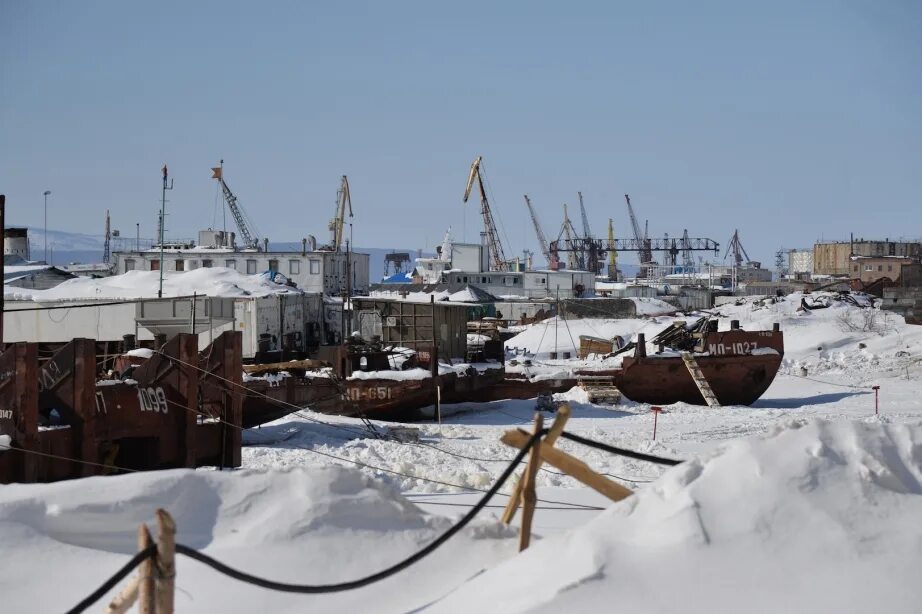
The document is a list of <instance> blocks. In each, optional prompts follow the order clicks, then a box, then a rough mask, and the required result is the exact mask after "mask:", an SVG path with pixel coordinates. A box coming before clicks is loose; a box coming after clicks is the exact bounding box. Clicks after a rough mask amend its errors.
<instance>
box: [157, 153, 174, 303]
mask: <svg viewBox="0 0 922 614" xmlns="http://www.w3.org/2000/svg"><path fill="white" fill-rule="evenodd" d="M172 189H173V180H172V179H170V180H169V184H167V170H166V164H164V165H163V192H162V193H161V197H160V262H158V263H157V267H158V268H159V269H160V287H159V288H158V289H157V298H163V227H164V226H165V225H166V191H167V190H172Z"/></svg>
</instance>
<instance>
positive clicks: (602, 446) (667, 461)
mask: <svg viewBox="0 0 922 614" xmlns="http://www.w3.org/2000/svg"><path fill="white" fill-rule="evenodd" d="M560 436H561V437H563V438H564V439H569V440H570V441H575V442H576V443H581V444H583V445H584V446H589V447H590V448H596V449H597V450H604V451H605V452H611V453H612V454H617V455H619V456H627V457H628V458H633V459H636V460H642V461H648V462H651V463H656V464H658V465H681V464H682V463H684V462H685V461H681V460H676V459H674V458H663V457H661V456H653V455H652V454H644V453H643V452H635V451H633V450H625V449H624V448H617V447H615V446H610V445H608V444H607V443H602V442H600V441H593V440H592V439H586V438H585V437H580V436H579V435H574V434H573V433H568V432H567V431H564V432H562V433H561V434H560Z"/></svg>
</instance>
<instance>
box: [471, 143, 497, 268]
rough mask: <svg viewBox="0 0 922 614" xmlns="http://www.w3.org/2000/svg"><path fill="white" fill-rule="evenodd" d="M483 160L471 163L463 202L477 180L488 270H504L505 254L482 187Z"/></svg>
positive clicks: (478, 159) (480, 157) (478, 158)
mask: <svg viewBox="0 0 922 614" xmlns="http://www.w3.org/2000/svg"><path fill="white" fill-rule="evenodd" d="M482 161H483V157H482V156H477V159H476V160H474V162H473V163H472V164H471V172H470V174H469V175H468V177H467V187H466V188H465V189H464V202H467V199H468V198H470V196H471V189H472V188H473V187H474V180H475V179H476V180H477V188H478V189H479V190H480V215H481V216H482V217H483V230H484V232H485V233H486V235H487V249H488V250H489V253H490V270H491V271H505V270H506V268H507V262H506V255H505V254H504V253H503V244H502V243H501V242H500V240H499V233H498V232H497V231H496V223H495V222H494V221H493V212H492V211H491V210H490V201H489V200H487V192H486V190H485V189H484V187H483V176H482V175H481V170H480V165H481V162H482Z"/></svg>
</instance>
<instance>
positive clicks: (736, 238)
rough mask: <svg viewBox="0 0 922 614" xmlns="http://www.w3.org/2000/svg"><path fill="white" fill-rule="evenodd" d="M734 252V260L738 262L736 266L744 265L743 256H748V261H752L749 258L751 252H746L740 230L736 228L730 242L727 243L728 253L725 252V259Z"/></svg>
mask: <svg viewBox="0 0 922 614" xmlns="http://www.w3.org/2000/svg"><path fill="white" fill-rule="evenodd" d="M731 253H732V254H733V261H734V262H735V263H736V266H742V264H743V256H745V257H746V262H752V261H751V260H750V258H749V254H747V253H746V248H745V247H743V244H742V243H741V242H740V231H739V230H734V231H733V236H732V237H730V243H729V245H727V253H725V254H724V260H726V259H727V256H729V255H730V254H731Z"/></svg>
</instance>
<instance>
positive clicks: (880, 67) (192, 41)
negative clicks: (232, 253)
mask: <svg viewBox="0 0 922 614" xmlns="http://www.w3.org/2000/svg"><path fill="white" fill-rule="evenodd" d="M919 32H922V3H919V2H914V1H903V2H900V1H896V0H894V1H891V2H880V3H870V2H859V1H846V2H826V1H819V2H810V3H802V2H790V1H778V2H763V3H755V2H694V3H692V2H647V3H644V2H567V3H564V2H464V3H444V2H339V3H332V2H324V3H320V2H291V3H284V2H267V3H256V2H251V3H235V2H169V1H167V2H157V3H138V2H115V1H109V2H91V1H83V2H63V1H62V2H51V1H36V2H14V1H12V0H0V191H3V192H5V193H6V194H7V203H8V204H7V207H8V219H9V220H10V223H18V224H29V225H39V226H40V225H41V223H42V192H43V191H44V190H46V189H50V190H52V192H53V194H52V196H51V199H50V201H49V202H50V204H49V216H50V218H51V221H50V223H49V226H50V227H52V228H57V229H61V230H71V231H79V232H101V228H102V224H103V217H104V213H105V210H106V209H110V210H111V211H112V217H113V225H114V226H115V227H116V228H122V229H124V230H123V232H125V233H126V234H131V235H133V234H134V229H135V223H136V222H140V223H141V234H142V236H153V235H154V234H155V224H156V211H157V207H158V204H159V197H160V189H159V186H160V167H161V166H162V164H163V163H164V162H167V163H168V164H169V166H170V169H171V174H172V176H173V177H174V179H175V190H174V191H173V192H171V193H170V194H169V198H170V200H171V202H170V204H169V210H170V211H172V214H171V215H170V217H169V219H168V223H167V227H168V229H169V231H170V234H171V235H173V236H177V237H180V236H182V237H185V236H193V235H194V232H195V231H196V230H197V229H198V228H202V227H206V226H210V225H212V224H215V223H216V224H217V225H218V226H220V224H221V221H220V220H221V215H220V209H218V205H217V192H216V186H215V182H214V181H212V180H211V179H210V172H209V167H211V166H213V165H216V164H217V162H218V160H219V159H220V158H223V159H224V160H225V168H226V174H225V177H226V179H227V182H228V184H229V185H230V187H231V188H232V189H233V190H234V191H235V192H236V193H237V195H238V197H239V198H240V202H241V203H242V204H243V206H244V207H245V208H246V209H247V211H248V212H249V213H250V215H251V216H252V217H254V218H256V220H257V225H258V227H259V229H260V230H261V231H262V233H263V235H265V236H268V237H270V238H271V239H272V240H273V241H296V240H299V239H300V238H301V237H303V236H306V235H307V234H314V235H316V236H317V237H318V238H319V239H321V240H326V238H327V236H328V232H327V230H326V224H327V221H328V219H329V218H330V217H331V215H332V213H333V207H334V199H335V195H336V189H337V187H338V184H339V177H340V175H342V174H347V175H348V176H349V180H350V184H351V187H352V195H353V204H354V209H355V218H354V240H355V243H356V244H357V245H362V246H369V247H404V248H417V247H418V248H430V249H431V248H432V247H433V246H434V245H435V244H436V243H437V242H438V241H439V239H440V237H441V235H442V233H443V232H444V229H445V228H446V227H447V226H449V225H451V226H452V227H453V229H454V232H455V234H456V235H458V236H460V235H462V234H466V235H467V238H468V239H475V238H476V233H477V231H478V230H479V228H480V219H479V209H478V206H477V204H476V203H473V202H472V203H469V204H468V205H467V206H466V208H465V206H463V205H462V204H461V197H462V194H463V189H464V184H465V180H466V178H467V172H468V168H469V166H470V163H471V161H472V159H473V158H474V157H475V156H476V155H482V156H484V161H485V165H486V170H487V178H488V180H489V183H490V187H491V190H492V196H493V206H494V208H495V210H496V213H497V216H498V218H499V220H500V225H501V227H502V230H503V236H504V238H505V239H506V241H507V245H506V252H507V254H508V255H512V254H518V253H520V252H521V250H522V249H523V248H524V247H529V248H531V249H534V250H535V251H537V245H536V241H535V239H534V232H533V230H532V228H531V225H530V221H529V219H528V217H527V212H526V209H525V206H524V201H523V198H522V195H523V194H526V193H527V194H528V195H529V196H530V197H531V198H532V201H533V203H534V204H535V205H536V207H537V208H538V212H539V215H540V217H541V220H542V224H543V226H544V230H545V233H546V234H548V235H552V236H556V235H557V232H558V230H559V227H560V223H561V221H562V204H563V203H564V202H566V203H569V204H570V205H571V206H575V204H576V192H577V191H578V190H581V191H582V192H583V194H584V197H585V200H586V205H587V207H588V210H589V217H590V221H591V223H592V225H593V230H594V232H595V233H596V234H602V233H603V232H604V231H605V226H606V224H607V220H608V218H609V217H613V218H614V220H615V226H616V234H617V235H618V236H628V232H629V227H628V219H627V214H626V211H625V206H624V201H623V194H624V193H625V192H627V193H629V194H631V199H632V202H633V203H634V205H635V206H636V208H637V211H638V214H639V216H640V217H641V218H642V219H649V220H650V230H651V234H653V235H656V236H662V234H663V233H669V234H670V235H674V234H680V233H681V232H682V230H683V229H684V228H687V229H688V230H689V233H690V234H691V235H692V236H704V237H710V238H713V239H715V240H717V241H719V242H720V243H721V245H722V246H725V245H726V243H727V240H728V238H729V237H730V235H731V234H732V232H733V229H734V228H739V230H740V236H741V238H742V242H743V244H744V246H745V247H746V249H747V251H748V252H749V254H750V256H752V257H753V258H754V259H761V260H762V261H763V262H766V263H767V264H768V265H769V266H772V265H773V259H774V255H773V254H774V251H775V250H776V249H778V248H780V247H782V246H784V247H801V246H809V245H811V244H812V243H813V241H814V240H815V239H818V238H821V237H825V238H826V239H847V238H848V235H849V232H854V233H855V234H856V235H862V236H867V237H872V236H873V237H881V238H883V237H891V238H893V237H897V236H913V237H918V236H920V235H922V206H920V204H922V203H920V194H922V37H920V36H919ZM574 218H576V214H575V212H574ZM722 257H723V252H721V254H720V258H722ZM629 260H631V261H632V260H633V258H630V259H629Z"/></svg>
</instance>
